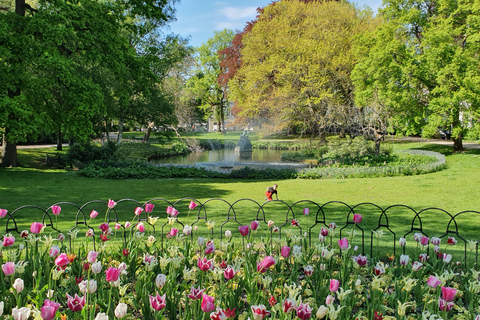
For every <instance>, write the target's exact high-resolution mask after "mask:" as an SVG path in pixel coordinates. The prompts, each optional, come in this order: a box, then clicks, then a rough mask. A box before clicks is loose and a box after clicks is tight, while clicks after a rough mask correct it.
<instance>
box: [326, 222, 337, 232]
mask: <svg viewBox="0 0 480 320" xmlns="http://www.w3.org/2000/svg"><path fill="white" fill-rule="evenodd" d="M336 227H337V224H336V223H335V222H330V223H329V224H328V228H330V229H332V230H335V228H336Z"/></svg>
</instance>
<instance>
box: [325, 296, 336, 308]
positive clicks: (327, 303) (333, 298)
mask: <svg viewBox="0 0 480 320" xmlns="http://www.w3.org/2000/svg"><path fill="white" fill-rule="evenodd" d="M334 301H335V297H334V296H332V295H330V294H329V295H328V296H327V298H326V299H325V304H326V305H329V304H332V303H333V302H334Z"/></svg>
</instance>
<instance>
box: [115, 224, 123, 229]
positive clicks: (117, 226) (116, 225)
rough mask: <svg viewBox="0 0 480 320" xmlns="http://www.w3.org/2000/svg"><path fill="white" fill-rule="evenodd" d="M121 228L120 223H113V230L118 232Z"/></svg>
mask: <svg viewBox="0 0 480 320" xmlns="http://www.w3.org/2000/svg"><path fill="white" fill-rule="evenodd" d="M121 227H122V225H121V224H120V223H118V222H117V223H115V230H120V228H121Z"/></svg>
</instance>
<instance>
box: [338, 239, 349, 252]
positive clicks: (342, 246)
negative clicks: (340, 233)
mask: <svg viewBox="0 0 480 320" xmlns="http://www.w3.org/2000/svg"><path fill="white" fill-rule="evenodd" d="M338 245H339V246H340V249H341V250H345V249H348V239H347V238H343V239H340V240H338Z"/></svg>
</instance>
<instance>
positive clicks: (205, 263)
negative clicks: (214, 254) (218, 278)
mask: <svg viewBox="0 0 480 320" xmlns="http://www.w3.org/2000/svg"><path fill="white" fill-rule="evenodd" d="M197 266H198V268H199V269H200V270H202V271H207V270H209V269H210V268H212V267H213V262H212V260H208V259H207V258H203V259H200V258H198V260H197Z"/></svg>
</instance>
